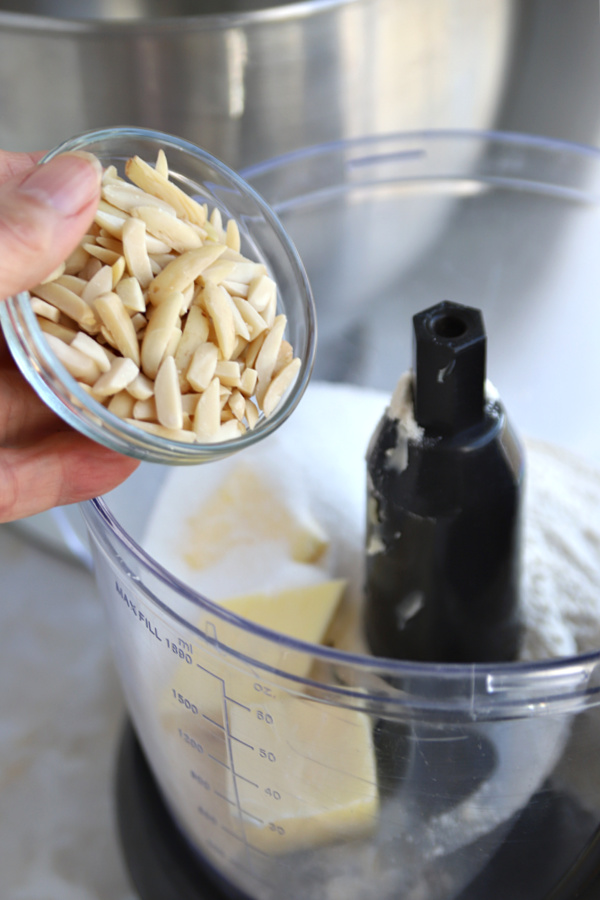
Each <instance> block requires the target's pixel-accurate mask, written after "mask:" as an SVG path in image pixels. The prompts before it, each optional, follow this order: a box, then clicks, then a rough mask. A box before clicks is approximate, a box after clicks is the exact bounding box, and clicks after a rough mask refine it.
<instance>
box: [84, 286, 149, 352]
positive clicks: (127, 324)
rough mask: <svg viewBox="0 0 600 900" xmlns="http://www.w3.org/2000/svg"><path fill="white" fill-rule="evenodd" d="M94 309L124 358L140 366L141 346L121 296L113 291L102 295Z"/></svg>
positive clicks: (95, 301) (97, 299)
mask: <svg viewBox="0 0 600 900" xmlns="http://www.w3.org/2000/svg"><path fill="white" fill-rule="evenodd" d="M94 309H95V310H96V313H97V314H98V317H99V318H100V319H101V321H102V323H103V324H104V325H105V326H106V328H108V330H109V331H110V334H111V336H112V339H113V341H114V343H115V345H116V347H117V348H118V349H119V351H120V352H121V353H122V354H123V356H127V357H129V359H131V360H133V362H134V363H135V365H136V366H139V364H140V345H139V342H138V339H137V335H136V333H135V328H134V326H133V324H132V322H131V319H130V318H129V314H128V312H127V310H126V309H125V307H124V306H123V303H122V302H121V298H120V297H119V295H118V294H115V293H113V292H112V291H111V292H110V293H107V294H101V295H100V296H99V297H96V299H95V300H94Z"/></svg>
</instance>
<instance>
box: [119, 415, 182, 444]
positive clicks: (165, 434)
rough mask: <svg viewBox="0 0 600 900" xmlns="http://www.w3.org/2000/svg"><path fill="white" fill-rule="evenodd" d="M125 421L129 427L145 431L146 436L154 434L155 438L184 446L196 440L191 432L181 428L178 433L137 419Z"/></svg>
mask: <svg viewBox="0 0 600 900" xmlns="http://www.w3.org/2000/svg"><path fill="white" fill-rule="evenodd" d="M125 421H126V422H127V423H128V424H129V425H135V426H136V427H137V428H141V430H142V431H147V432H148V434H154V435H156V437H161V438H166V439H167V440H169V441H180V442H181V443H184V444H193V443H194V441H195V440H196V438H195V435H194V432H193V431H186V430H185V429H183V428H182V429H181V430H180V431H176V430H175V429H173V428H165V427H164V425H159V424H158V423H155V422H143V421H141V420H138V419H125Z"/></svg>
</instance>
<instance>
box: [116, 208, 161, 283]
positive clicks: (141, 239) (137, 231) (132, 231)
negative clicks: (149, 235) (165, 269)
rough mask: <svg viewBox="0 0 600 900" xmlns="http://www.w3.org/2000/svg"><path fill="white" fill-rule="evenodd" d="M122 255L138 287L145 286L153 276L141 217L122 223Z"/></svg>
mask: <svg viewBox="0 0 600 900" xmlns="http://www.w3.org/2000/svg"><path fill="white" fill-rule="evenodd" d="M123 255H124V256H125V262H126V263H127V269H128V271H129V274H130V275H131V276H132V277H133V278H136V279H137V280H138V281H139V283H140V287H142V288H143V289H145V288H147V287H148V285H149V284H150V282H151V281H152V279H153V277H154V276H153V274H152V267H151V265H150V258H149V256H148V251H147V249H146V225H145V223H144V222H143V221H142V220H141V219H134V218H130V219H127V221H126V222H125V223H124V225H123Z"/></svg>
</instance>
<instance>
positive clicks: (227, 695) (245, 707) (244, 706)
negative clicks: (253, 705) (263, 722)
mask: <svg viewBox="0 0 600 900" xmlns="http://www.w3.org/2000/svg"><path fill="white" fill-rule="evenodd" d="M223 696H224V697H225V699H226V700H229V702H230V703H235V705H236V706H241V707H242V709H245V710H246V712H250V707H249V706H246V704H245V703H240V701H239V700H236V699H235V697H230V696H229V694H223Z"/></svg>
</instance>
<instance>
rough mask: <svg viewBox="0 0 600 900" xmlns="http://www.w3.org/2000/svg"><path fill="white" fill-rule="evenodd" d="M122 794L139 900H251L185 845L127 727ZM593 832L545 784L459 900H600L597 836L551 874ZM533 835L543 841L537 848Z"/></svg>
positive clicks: (120, 762)
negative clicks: (543, 878)
mask: <svg viewBox="0 0 600 900" xmlns="http://www.w3.org/2000/svg"><path fill="white" fill-rule="evenodd" d="M116 795H117V822H118V827H119V836H120V840H121V847H122V851H123V855H124V859H125V863H126V865H127V868H128V871H129V874H130V877H131V880H132V882H133V884H134V886H135V888H136V890H137V892H138V893H139V896H140V898H141V900H252V898H251V897H249V896H248V895H247V894H243V893H241V892H240V891H238V890H237V889H236V888H235V887H233V886H232V885H231V884H229V883H228V882H226V881H225V880H224V879H223V878H222V876H220V875H219V874H218V872H216V871H215V870H214V869H213V868H212V867H211V866H210V864H209V863H208V862H206V861H203V860H202V858H201V857H200V856H199V855H198V854H197V853H195V852H194V850H193V849H192V848H191V847H190V845H189V844H188V843H187V841H186V840H185V838H184V837H183V835H182V834H181V832H180V831H179V829H178V828H177V826H176V825H175V823H174V821H173V819H172V817H171V814H170V813H169V811H168V809H167V807H166V806H165V803H164V801H163V799H162V797H161V794H160V792H159V790H158V787H157V785H156V782H155V780H154V776H153V775H152V773H151V771H150V768H149V766H148V763H147V761H146V757H145V756H144V753H143V751H142V748H141V746H140V744H139V741H138V738H137V735H136V733H135V730H134V728H133V726H132V725H131V723H130V722H129V721H127V722H126V723H125V727H124V729H123V734H122V738H121V744H120V747H119V753H118V759H117V773H116ZM589 827H590V821H589V814H587V813H586V812H585V811H583V810H582V809H581V808H580V807H579V806H578V805H577V804H575V803H574V802H573V800H571V799H570V798H569V797H567V796H566V795H565V794H564V793H562V792H560V791H557V790H556V789H555V788H553V787H552V786H551V785H550V784H548V783H547V784H545V785H544V786H543V787H542V788H541V789H540V791H539V792H538V793H537V794H536V795H535V796H534V797H532V798H531V800H530V802H529V804H528V806H527V807H526V809H525V810H524V811H523V812H522V813H521V815H520V816H519V817H518V819H517V820H516V821H515V823H514V825H513V827H512V829H511V831H510V833H509V834H508V835H507V836H506V838H505V840H504V842H503V845H502V847H501V848H500V849H499V850H498V852H497V853H496V855H495V856H494V857H493V858H492V859H491V860H490V862H489V863H488V865H487V866H486V867H485V869H484V870H483V871H482V872H480V874H479V875H478V876H477V877H476V878H475V880H474V881H473V882H472V883H471V884H470V885H469V886H468V887H466V888H465V889H464V890H463V892H462V893H461V894H460V896H459V897H456V898H455V900H481V898H484V897H485V898H486V900H506V898H507V897H510V898H511V900H598V898H600V833H599V832H596V834H595V835H594V836H593V838H592V839H591V840H590V841H589V842H588V844H587V847H586V850H585V851H584V852H583V853H581V854H580V856H579V857H578V858H577V856H576V851H575V853H574V854H573V864H572V866H571V868H570V870H569V873H568V875H567V876H566V877H565V878H563V879H562V880H560V875H559V874H558V873H553V872H552V871H551V870H552V865H553V859H555V860H557V865H560V862H559V860H563V861H564V859H565V855H564V854H565V853H566V855H567V856H570V852H569V848H570V847H572V848H577V847H579V848H580V847H581V846H582V845H584V844H585V839H584V838H583V837H582V835H583V834H584V833H585V834H589ZM532 833H535V834H536V835H537V837H538V840H537V841H536V843H535V845H534V844H532V841H531V834H532ZM534 846H535V847H536V848H537V854H538V855H539V856H540V857H541V858H540V859H537V858H536V852H535V851H534ZM544 870H545V872H546V878H547V879H548V884H549V885H552V887H547V888H546V889H545V888H544V887H542V886H541V884H540V880H539V873H540V871H544ZM557 881H558V883H556V882H557ZM540 891H541V893H540ZM374 900H376V898H374Z"/></svg>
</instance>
